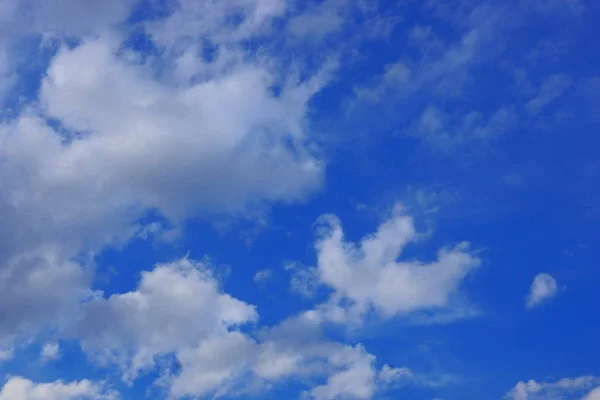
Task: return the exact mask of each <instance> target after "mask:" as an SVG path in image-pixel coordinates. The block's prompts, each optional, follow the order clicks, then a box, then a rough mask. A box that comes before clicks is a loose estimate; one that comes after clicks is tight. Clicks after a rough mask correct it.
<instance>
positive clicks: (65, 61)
mask: <svg viewBox="0 0 600 400" xmlns="http://www.w3.org/2000/svg"><path fill="white" fill-rule="evenodd" d="M33 3H35V4H29V3H28V2H15V1H9V2H3V6H2V9H1V11H2V13H1V14H0V15H2V18H5V19H6V20H7V21H11V23H10V24H8V25H6V26H4V25H3V30H2V33H1V37H0V39H1V40H0V44H2V46H0V48H1V49H2V52H0V54H2V56H1V57H0V60H1V61H0V72H1V76H2V78H3V79H2V82H3V84H4V83H6V82H9V81H7V80H6V79H8V78H7V77H8V76H9V75H10V71H12V69H13V67H14V66H15V65H14V63H13V64H11V63H10V61H11V60H12V59H11V58H10V51H8V50H7V49H8V48H9V46H8V44H10V43H13V42H14V43H16V42H15V41H17V40H20V39H19V38H27V37H29V36H28V35H37V34H40V33H43V34H47V35H49V36H48V40H49V43H50V44H51V46H54V47H56V48H57V49H58V50H57V51H56V53H55V54H54V55H53V56H52V57H51V59H50V61H49V64H48V65H47V71H46V72H45V73H44V74H43V78H42V80H41V82H40V90H39V98H38V99H36V101H35V102H31V103H29V104H28V103H25V104H24V105H22V107H21V108H20V109H19V112H18V113H17V114H16V115H14V116H13V117H11V118H8V119H3V120H2V121H1V122H0V142H1V143H2V145H1V148H0V159H1V161H2V163H1V166H0V182H1V183H0V219H2V221H3V224H2V227H0V243H1V244H0V268H2V271H3V273H2V274H1V275H0V288H1V289H2V290H1V292H0V293H1V295H0V304H2V306H0V307H5V308H6V310H2V313H3V315H6V316H7V317H6V318H5V320H6V321H5V323H3V324H2V328H1V330H0V340H6V341H10V340H11V337H10V336H12V334H13V333H15V332H20V333H28V334H29V333H31V334H33V333H34V332H35V331H36V330H37V329H40V328H42V327H43V326H46V325H48V323H52V324H54V325H55V324H56V323H58V322H60V321H59V320H58V319H57V318H56V316H57V315H65V310H66V308H68V307H70V306H72V305H73V304H76V303H77V302H78V301H80V300H82V299H83V298H85V297H86V296H88V295H89V294H90V293H89V292H88V290H87V288H88V287H89V284H90V282H91V277H92V275H93V268H92V266H87V265H86V264H87V263H86V262H84V261H82V260H83V259H85V257H84V258H81V257H80V256H81V255H82V254H93V253H94V252H96V251H98V249H101V248H102V247H104V246H105V245H107V244H113V243H124V242H126V241H127V240H128V239H130V238H131V237H133V236H135V235H136V234H137V232H138V231H139V229H140V226H138V224H137V223H136V222H135V221H136V220H137V219H138V218H140V217H142V216H143V215H145V213H146V212H147V211H148V210H150V209H153V210H158V211H159V212H160V213H162V214H163V215H164V216H165V217H167V218H170V219H171V220H172V221H173V222H174V223H179V222H180V221H182V220H183V219H185V218H187V217H189V216H194V215H203V216H206V215H208V214H216V213H224V212H226V213H233V214H243V213H245V212H246V211H247V210H249V209H251V208H255V207H262V205H264V204H265V203H269V202H273V201H283V202H292V201H298V200H301V199H303V198H305V197H306V196H307V195H308V194H309V193H311V192H313V191H314V190H316V189H317V188H318V187H319V186H320V184H321V180H322V171H323V162H322V161H321V159H320V158H319V157H318V156H316V155H315V153H316V151H315V149H316V147H315V146H314V145H313V143H312V141H311V139H310V135H308V134H307V132H306V124H305V121H304V119H305V113H306V110H307V104H308V101H309V100H310V98H311V96H312V95H313V94H314V93H315V92H316V91H318V90H319V89H320V87H321V86H322V85H323V84H324V82H325V79H326V78H325V77H324V75H322V74H320V71H319V70H316V72H315V74H314V75H309V76H307V75H306V74H305V75H304V76H303V78H302V79H300V78H299V77H298V76H297V75H296V74H294V73H292V72H290V74H286V73H281V71H282V69H279V68H275V65H273V64H274V63H275V61H276V60H275V59H273V58H271V57H270V56H269V55H268V54H267V55H264V56H259V55H258V54H256V55H255V56H254V57H247V55H245V50H244V47H243V45H242V43H243V41H246V40H249V38H252V37H255V36H260V35H261V34H262V32H263V31H264V30H265V29H268V25H269V21H270V19H271V18H272V17H274V16H275V15H278V14H280V13H281V12H283V10H284V7H283V3H281V2H278V1H259V0H256V1H238V2H235V4H234V3H233V2H232V3H229V2H228V3H227V5H225V4H224V3H215V2H181V3H180V4H175V7H174V8H173V11H172V13H171V14H170V15H169V17H168V18H166V19H163V20H160V21H154V22H152V23H148V24H147V26H144V29H145V30H146V32H147V35H148V38H149V39H150V40H152V41H153V42H154V45H155V46H156V47H157V48H159V49H160V53H161V54H164V55H165V56H164V57H162V58H160V59H159V58H156V59H153V60H146V61H143V60H141V59H139V57H138V56H140V55H141V53H138V52H136V51H135V50H131V49H127V48H124V47H123V45H124V43H126V42H125V39H126V37H125V36H123V33H121V32H120V31H119V30H116V29H112V27H114V26H116V24H118V23H120V22H121V21H123V20H124V19H125V18H127V16H128V15H129V14H130V13H131V12H132V9H131V7H130V6H132V4H133V3H127V2H115V4H114V5H108V4H106V3H102V4H100V3H99V2H93V1H92V2H85V4H84V3H82V4H79V3H78V2H60V4H59V6H57V7H51V6H49V5H48V4H45V2H37V1H36V2H33ZM37 3H40V4H37ZM42 3H44V4H42ZM76 3H77V4H76ZM117 3H118V4H117ZM96 9H97V10H96ZM95 11H98V13H96V12H95ZM92 16H94V17H93V18H92ZM232 16H236V18H237V17H242V18H243V21H244V23H242V24H228V23H227V22H226V21H228V20H229V19H231V18H233V17H232ZM198 19H204V23H198ZM209 22H210V24H209ZM211 24H213V25H211ZM198 27H202V29H200V28H198ZM67 37H68V38H72V37H77V38H78V43H77V45H75V46H72V45H67V44H65V43H63V42H62V39H63V38H67ZM186 38H187V39H186ZM191 38H194V39H193V40H192V39H191ZM188 39H189V40H188ZM207 40H208V41H212V43H213V45H214V46H216V49H217V50H215V51H216V53H217V54H218V55H217V56H215V59H214V60H212V61H210V62H209V61H207V60H206V59H205V58H203V57H202V54H201V52H200V51H199V50H200V47H199V46H202V43H206V42H207ZM9 42H10V43H9ZM4 44H6V46H5V45H4ZM7 46H8V47H7ZM49 46H50V45H49ZM51 46H50V47H51ZM4 50H6V51H4ZM5 55H6V57H5ZM13 58H14V57H13ZM184 59H185V60H187V61H185V62H184ZM177 65H179V66H181V68H179V67H174V68H172V67H173V66H177ZM166 71H174V72H172V73H170V72H166ZM276 87H277V88H278V90H276V91H275V90H274V88H276ZM76 256H77V259H75V258H74V257H76ZM53 288H54V289H55V290H56V289H57V288H59V289H60V290H58V291H56V292H52V289H53ZM53 293H59V295H54V294H53ZM16 310H28V311H27V312H21V311H16ZM67 314H68V313H67Z"/></svg>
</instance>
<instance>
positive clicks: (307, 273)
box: [285, 263, 319, 298]
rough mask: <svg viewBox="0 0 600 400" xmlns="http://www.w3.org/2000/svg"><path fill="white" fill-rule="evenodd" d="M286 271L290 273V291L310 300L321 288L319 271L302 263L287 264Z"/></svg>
mask: <svg viewBox="0 0 600 400" xmlns="http://www.w3.org/2000/svg"><path fill="white" fill-rule="evenodd" d="M285 269H286V270H287V271H288V272H289V273H290V275H291V278H290V289H292V291H293V292H296V293H299V294H301V295H302V296H304V297H307V298H310V297H312V296H314V295H315V293H316V291H317V289H318V288H319V276H318V273H317V269H316V268H314V267H307V266H305V265H302V264H300V263H287V264H286V265H285Z"/></svg>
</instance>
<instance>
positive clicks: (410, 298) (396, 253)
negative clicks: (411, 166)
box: [316, 204, 480, 322]
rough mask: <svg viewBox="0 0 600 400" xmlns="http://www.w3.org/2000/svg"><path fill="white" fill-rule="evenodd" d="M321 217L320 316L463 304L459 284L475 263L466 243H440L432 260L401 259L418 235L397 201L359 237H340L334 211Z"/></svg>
mask: <svg viewBox="0 0 600 400" xmlns="http://www.w3.org/2000/svg"><path fill="white" fill-rule="evenodd" d="M321 223H322V224H321V226H320V228H319V239H318V241H317V243H316V250H317V260H318V265H317V270H316V273H317V275H318V279H319V281H320V282H321V283H322V284H323V285H325V286H327V287H329V288H330V289H332V291H333V293H332V295H331V297H330V299H329V301H328V302H327V303H325V304H323V305H322V306H321V307H320V308H319V310H320V311H321V312H322V313H323V316H324V317H325V318H327V319H330V320H332V321H336V322H353V321H354V322H355V321H357V320H360V319H361V317H363V316H364V315H365V314H366V313H368V312H369V311H371V310H373V311H375V312H376V313H378V314H380V315H381V316H382V317H384V318H389V317H394V316H399V315H410V314H414V313H417V314H418V313H419V312H423V311H443V310H447V309H449V308H452V307H459V306H464V304H459V303H460V293H459V288H460V285H461V283H462V281H463V280H464V279H465V277H466V276H467V275H468V274H469V273H470V272H472V271H473V270H474V269H476V268H477V267H478V266H479V264H480V260H479V259H478V258H477V257H476V256H474V255H472V254H471V253H470V252H469V245H468V243H460V244H458V245H456V246H455V247H448V248H442V249H440V250H439V251H438V254H437V259H435V260H433V261H429V262H424V261H417V260H413V259H407V260H401V255H402V252H403V250H404V248H405V246H406V245H407V244H409V243H411V242H415V241H417V239H418V238H419V235H418V234H417V232H416V230H415V226H414V223H413V220H412V218H411V217H410V216H408V215H407V214H406V213H405V211H404V208H403V206H402V205H400V204H398V205H396V207H395V208H394V210H393V212H392V215H391V216H390V218H389V219H387V220H386V221H384V222H383V223H382V224H380V225H379V227H378V228H377V231H376V232H375V233H373V234H371V235H368V236H365V237H364V238H363V239H362V240H361V241H360V242H359V243H352V242H348V241H346V240H345V239H344V233H343V230H342V226H341V224H340V221H339V220H338V219H337V218H336V217H334V216H330V215H329V216H324V217H322V218H321Z"/></svg>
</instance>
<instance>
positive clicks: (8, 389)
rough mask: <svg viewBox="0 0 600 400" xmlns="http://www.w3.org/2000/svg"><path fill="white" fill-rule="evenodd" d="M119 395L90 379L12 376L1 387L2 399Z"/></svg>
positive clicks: (110, 399) (85, 399)
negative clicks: (38, 379)
mask: <svg viewBox="0 0 600 400" xmlns="http://www.w3.org/2000/svg"><path fill="white" fill-rule="evenodd" d="M117 399H119V396H118V395H117V394H116V393H115V392H112V391H110V390H107V389H106V388H103V387H102V385H100V384H95V383H93V382H90V381H88V380H82V381H79V382H70V383H65V382H62V381H56V382H51V383H36V382H32V381H30V380H28V379H25V378H21V377H10V378H8V381H7V382H6V383H5V384H4V386H3V387H2V389H0V400H117Z"/></svg>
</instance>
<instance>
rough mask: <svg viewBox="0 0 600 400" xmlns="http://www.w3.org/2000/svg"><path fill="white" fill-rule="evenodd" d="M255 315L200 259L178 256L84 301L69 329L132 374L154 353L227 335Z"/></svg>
mask: <svg viewBox="0 0 600 400" xmlns="http://www.w3.org/2000/svg"><path fill="white" fill-rule="evenodd" d="M256 319H257V313H256V310H255V308H254V307H253V306H251V305H249V304H246V303H244V302H242V301H239V300H237V299H235V298H233V297H231V296H229V295H227V294H224V293H221V292H220V290H219V288H218V283H217V281H216V280H215V278H214V277H213V276H212V274H211V273H210V271H209V270H208V269H207V268H206V267H205V266H204V265H202V264H200V263H196V262H192V261H190V260H187V259H182V260H179V261H176V262H173V263H170V264H159V265H157V266H156V267H155V268H154V269H153V270H152V271H148V272H143V273H142V278H141V281H140V283H139V286H138V288H137V290H135V291H132V292H128V293H124V294H115V295H112V296H110V297H109V298H107V299H105V298H97V299H93V300H91V301H89V302H87V303H86V304H85V305H83V307H82V309H81V314H80V316H79V317H78V318H77V323H76V325H75V326H74V327H72V328H71V331H72V334H73V335H74V336H75V337H77V338H78V339H79V340H80V341H81V344H82V346H83V348H84V349H85V350H87V351H88V352H91V353H96V355H97V356H98V357H108V358H109V359H111V358H112V359H114V360H116V361H117V362H119V363H121V365H122V366H123V367H124V368H125V370H126V377H127V378H133V377H135V376H136V375H137V373H138V372H139V371H140V370H143V369H145V368H151V367H154V365H155V361H156V357H158V356H161V355H165V354H168V353H174V352H176V351H178V350H180V349H183V348H186V347H194V346H196V345H197V344H198V343H203V341H205V340H215V339H213V338H217V339H219V338H221V337H229V336H228V334H229V330H230V329H234V328H235V327H236V326H238V325H241V324H245V323H248V322H253V321H255V320H256ZM109 321H110V323H109Z"/></svg>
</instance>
